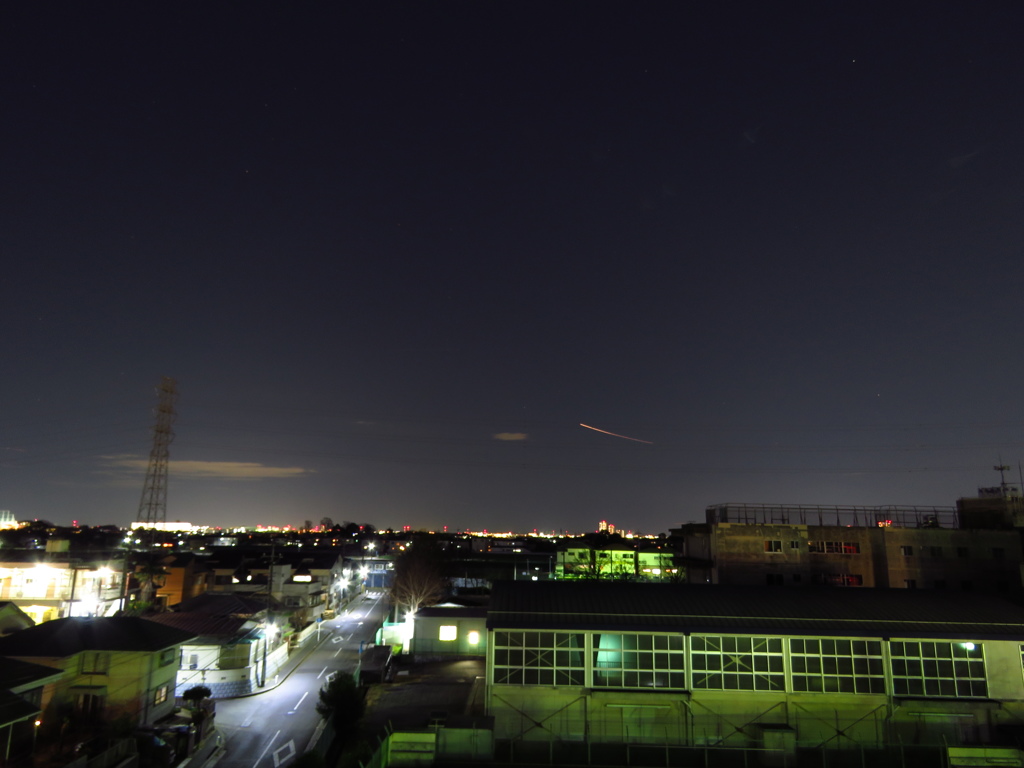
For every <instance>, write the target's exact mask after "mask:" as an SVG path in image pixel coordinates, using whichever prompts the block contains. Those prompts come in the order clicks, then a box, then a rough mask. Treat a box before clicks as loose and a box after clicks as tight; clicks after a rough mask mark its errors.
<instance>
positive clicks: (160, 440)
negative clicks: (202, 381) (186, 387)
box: [136, 376, 178, 528]
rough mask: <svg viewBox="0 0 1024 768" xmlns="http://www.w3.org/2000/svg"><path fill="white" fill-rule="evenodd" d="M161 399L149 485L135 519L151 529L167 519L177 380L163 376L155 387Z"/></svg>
mask: <svg viewBox="0 0 1024 768" xmlns="http://www.w3.org/2000/svg"><path fill="white" fill-rule="evenodd" d="M156 393H157V396H158V397H159V398H160V399H159V402H158V403H157V406H156V423H155V424H154V425H153V450H151V451H150V453H149V466H148V467H147V469H146V484H145V485H144V486H143V488H142V500H141V501H139V514H138V517H136V520H137V521H138V522H140V523H144V524H145V526H146V527H147V528H151V527H153V526H154V525H156V524H157V523H165V522H167V464H168V460H169V458H170V451H169V450H168V449H169V448H170V445H171V441H172V440H174V430H172V429H171V426H172V425H173V424H174V416H175V413H174V403H175V401H176V400H177V399H178V382H176V381H175V380H174V379H172V378H171V377H170V376H164V377H163V379H161V381H160V386H159V387H157V388H156Z"/></svg>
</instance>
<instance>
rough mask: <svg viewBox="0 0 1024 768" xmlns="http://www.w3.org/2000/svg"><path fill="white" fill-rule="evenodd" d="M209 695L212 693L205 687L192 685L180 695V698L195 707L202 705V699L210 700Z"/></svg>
mask: <svg viewBox="0 0 1024 768" xmlns="http://www.w3.org/2000/svg"><path fill="white" fill-rule="evenodd" d="M211 694H212V692H211V691H210V689H209V688H207V687H206V686H205V685H193V686H192V687H191V688H189V689H188V690H187V691H185V692H184V693H183V694H181V698H183V699H184V700H185V701H187V702H189V703H192V702H195V704H196V705H199V704H201V703H202V701H203V699H208V698H210V696H211Z"/></svg>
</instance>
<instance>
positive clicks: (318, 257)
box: [0, 0, 1024, 533]
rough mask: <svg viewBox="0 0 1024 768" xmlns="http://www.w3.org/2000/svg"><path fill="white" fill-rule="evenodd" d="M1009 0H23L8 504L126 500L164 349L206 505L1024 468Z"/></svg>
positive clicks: (962, 476)
mask: <svg viewBox="0 0 1024 768" xmlns="http://www.w3.org/2000/svg"><path fill="white" fill-rule="evenodd" d="M890 6H892V7H890ZM1022 29H1024V6H1022V5H1021V4H1020V3H1017V2H984V3H978V2H960V3H950V2H942V1H941V0H940V1H939V2H931V3H891V4H890V3H876V4H871V3H859V2H858V3H852V2H849V3H848V2H817V3H802V4H797V3H715V2H703V3H697V2H693V3H690V2H620V3H606V2H524V1H523V0H516V1H515V2H432V3H427V2H415V3H412V2H410V3H394V2H386V1H385V2H364V3H358V4H355V3H344V4H318V3H316V4H314V3H309V4H306V3H283V2H278V3H274V4H269V3H267V4H261V3H231V4H229V3H121V4H118V3H107V2H103V3H80V2H79V3H72V2H67V3H63V4H61V3H46V4H42V3H29V2H24V3H6V4H4V7H3V8H2V9H0V75H2V76H0V97H2V101H0V104H2V109H0V142H2V143H0V257H2V262H0V264H2V275H3V278H2V291H0V322H2V333H0V361H2V366H3V369H2V374H0V509H8V510H10V511H11V512H12V513H13V514H14V515H15V516H16V517H17V518H19V519H31V518H44V519H47V520H51V521H53V522H56V523H59V524H69V523H70V522H71V521H72V520H79V521H80V522H82V523H85V524H93V525H98V524H105V523H115V524H127V523H128V522H130V521H132V520H134V519H135V518H136V515H137V512H138V506H139V498H140V496H141V491H142V484H143V477H144V468H145V462H146V459H147V457H148V454H149V450H150V447H151V444H152V437H151V427H152V424H153V420H154V417H153V408H154V406H155V405H156V402H157V399H156V395H155V393H154V388H155V387H156V386H157V385H158V384H159V382H160V378H161V376H163V375H169V376H172V377H174V378H175V379H177V381H178V383H179V388H180V397H179V400H178V405H177V410H178V418H177V422H176V424H175V433H176V437H175V440H174V443H173V444H172V446H171V458H172V463H171V473H170V491H169V497H168V511H167V517H168V519H169V520H188V521H190V522H193V523H202V524H214V525H224V526H228V525H237V524H249V525H254V524H257V523H264V524H269V523H278V524H291V525H301V524H302V522H303V521H304V520H312V521H314V522H318V521H319V520H320V519H321V518H323V517H330V518H332V519H333V520H335V521H354V522H358V523H364V522H368V523H372V524H374V525H375V526H378V527H381V528H385V527H395V528H397V527H399V526H403V525H411V526H413V527H416V528H419V527H424V528H431V529H440V528H441V527H442V526H445V525H447V526H448V527H449V529H450V530H454V529H463V528H471V529H474V530H481V529H484V528H487V529H489V530H492V531H496V530H509V529H516V530H530V529H534V528H536V529H540V530H542V531H551V530H560V529H565V530H573V531H584V530H594V529H595V528H596V527H597V525H598V522H599V521H600V520H607V521H609V522H611V523H613V524H615V525H616V526H617V527H618V528H619V529H621V530H632V531H642V532H644V533H657V532H661V531H666V530H667V529H668V528H669V527H671V526H676V525H678V524H680V523H683V522H686V521H693V520H703V511H704V508H705V507H706V506H707V505H709V504H714V503H721V502H777V503H783V502H784V503H820V504H830V505H831V504H861V505H879V504H904V505H913V504H917V505H952V504H953V503H954V502H955V499H956V498H957V497H959V496H965V495H973V494H974V492H975V491H976V489H977V487H978V486H987V485H995V484H997V483H998V482H999V475H998V473H996V472H994V471H993V469H992V467H993V465H995V464H998V463H999V462H1000V461H1002V462H1003V463H1006V464H1009V465H1011V466H1012V467H1013V469H1012V471H1011V473H1010V474H1009V475H1008V478H1007V479H1008V480H1009V479H1012V480H1017V464H1018V462H1019V461H1021V460H1022V459H1024V440H1022V427H1024V397H1022V386H1021V382H1022V381H1024V320H1022V316H1021V314H1022V313H1021V306H1022V299H1021V285H1022V279H1024V96H1022V94H1024V45H1021V30H1022ZM580 423H585V424H588V425H591V426H594V427H597V428H599V429H603V430H607V431H609V432H614V433H618V434H619V435H623V436H626V437H629V438H634V439H623V438H622V437H616V436H613V435H609V434H602V433H599V432H597V431H594V430H590V429H586V428H584V427H581V426H579V425H580ZM640 441H646V442H640Z"/></svg>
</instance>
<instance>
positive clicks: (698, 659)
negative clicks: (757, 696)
mask: <svg viewBox="0 0 1024 768" xmlns="http://www.w3.org/2000/svg"><path fill="white" fill-rule="evenodd" d="M690 666H691V667H692V675H693V687H694V689H704V690H717V691H783V690H785V689H786V675H785V666H784V659H783V655H782V638H781V637H704V636H693V637H691V638H690Z"/></svg>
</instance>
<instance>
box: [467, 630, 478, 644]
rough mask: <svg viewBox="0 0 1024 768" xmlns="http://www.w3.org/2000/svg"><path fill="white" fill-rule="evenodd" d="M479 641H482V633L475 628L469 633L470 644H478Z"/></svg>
mask: <svg viewBox="0 0 1024 768" xmlns="http://www.w3.org/2000/svg"><path fill="white" fill-rule="evenodd" d="M479 642H480V633H479V632H477V631H476V630H473V631H472V632H470V633H469V644H470V645H476V644H477V643H479Z"/></svg>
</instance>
